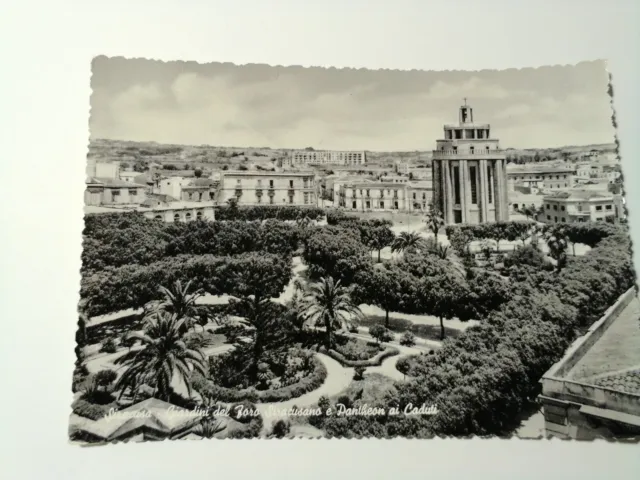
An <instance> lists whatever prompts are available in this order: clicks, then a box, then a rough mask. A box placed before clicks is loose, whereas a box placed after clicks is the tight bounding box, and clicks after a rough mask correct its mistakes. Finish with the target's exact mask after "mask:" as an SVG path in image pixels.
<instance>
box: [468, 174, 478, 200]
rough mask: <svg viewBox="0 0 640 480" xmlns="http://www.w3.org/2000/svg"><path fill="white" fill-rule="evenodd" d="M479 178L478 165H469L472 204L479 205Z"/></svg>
mask: <svg viewBox="0 0 640 480" xmlns="http://www.w3.org/2000/svg"><path fill="white" fill-rule="evenodd" d="M476 182H477V179H476V167H474V166H471V167H469V183H470V184H471V204H472V205H477V204H478V190H477V188H478V185H477V183H476Z"/></svg>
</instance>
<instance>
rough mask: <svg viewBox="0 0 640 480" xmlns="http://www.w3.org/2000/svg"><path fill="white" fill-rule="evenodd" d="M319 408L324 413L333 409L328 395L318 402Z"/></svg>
mask: <svg viewBox="0 0 640 480" xmlns="http://www.w3.org/2000/svg"><path fill="white" fill-rule="evenodd" d="M318 407H319V408H320V410H322V412H323V413H324V412H326V411H327V410H328V409H329V408H331V401H330V400H329V398H328V397H327V396H326V395H322V396H321V397H320V399H319V400H318Z"/></svg>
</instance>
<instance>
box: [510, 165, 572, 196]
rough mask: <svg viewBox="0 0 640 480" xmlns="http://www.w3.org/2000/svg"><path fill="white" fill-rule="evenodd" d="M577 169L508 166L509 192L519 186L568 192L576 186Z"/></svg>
mask: <svg viewBox="0 0 640 480" xmlns="http://www.w3.org/2000/svg"><path fill="white" fill-rule="evenodd" d="M574 174H575V169H574V168H573V167H568V166H567V167H559V166H550V165H508V166H507V183H508V186H509V191H510V192H513V191H515V188H516V187H517V186H523V187H530V188H532V189H538V190H541V189H544V190H566V189H567V188H572V187H573V184H574Z"/></svg>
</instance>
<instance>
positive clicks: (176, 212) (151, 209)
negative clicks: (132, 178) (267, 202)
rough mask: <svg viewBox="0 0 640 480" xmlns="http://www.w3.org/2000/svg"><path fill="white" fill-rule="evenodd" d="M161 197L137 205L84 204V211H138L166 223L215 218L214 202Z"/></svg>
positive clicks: (153, 197) (92, 212)
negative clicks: (173, 199)
mask: <svg viewBox="0 0 640 480" xmlns="http://www.w3.org/2000/svg"><path fill="white" fill-rule="evenodd" d="M161 198H162V196H152V197H151V198H150V199H149V200H148V201H147V200H145V202H144V203H143V204H142V205H137V206H131V205H129V206H116V205H111V206H85V209H84V212H85V214H87V215H90V214H102V213H117V212H140V213H141V214H142V215H144V216H145V217H146V218H148V219H151V220H162V221H163V222H166V223H173V222H191V221H194V220H207V221H211V222H212V221H214V220H215V206H216V204H215V202H206V203H204V202H180V201H177V202H173V201H168V202H165V201H162V200H161ZM167 199H168V198H167ZM168 200H169V199H168Z"/></svg>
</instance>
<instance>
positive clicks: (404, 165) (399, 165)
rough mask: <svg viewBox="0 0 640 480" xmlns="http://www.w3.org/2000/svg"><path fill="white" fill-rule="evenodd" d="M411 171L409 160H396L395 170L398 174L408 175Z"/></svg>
mask: <svg viewBox="0 0 640 480" xmlns="http://www.w3.org/2000/svg"><path fill="white" fill-rule="evenodd" d="M410 171H411V166H410V165H409V162H403V161H401V160H396V172H397V173H399V174H400V175H409V172H410Z"/></svg>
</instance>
